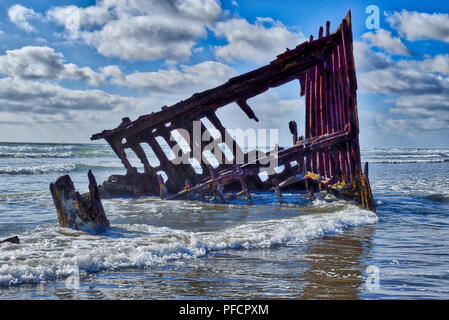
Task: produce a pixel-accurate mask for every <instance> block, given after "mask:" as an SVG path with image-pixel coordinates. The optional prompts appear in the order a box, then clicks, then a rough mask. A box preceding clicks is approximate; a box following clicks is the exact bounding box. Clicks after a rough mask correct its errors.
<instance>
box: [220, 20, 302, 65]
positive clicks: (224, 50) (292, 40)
mask: <svg viewBox="0 0 449 320" xmlns="http://www.w3.org/2000/svg"><path fill="white" fill-rule="evenodd" d="M213 32H214V33H215V35H216V36H217V37H223V38H225V39H226V41H227V42H228V44H226V45H224V46H217V47H215V55H216V56H217V57H218V58H220V59H223V60H225V61H235V60H245V61H255V62H258V63H265V62H268V61H269V60H271V59H273V58H275V57H276V55H277V54H279V53H282V52H284V51H285V49H286V48H293V47H296V46H297V45H298V44H300V43H302V42H304V41H305V40H306V39H305V37H304V35H303V34H302V33H300V32H299V33H294V32H291V31H290V30H288V29H287V28H286V27H285V26H284V25H283V24H282V23H281V22H276V21H273V20H272V19H271V18H257V20H256V22H255V24H250V23H249V22H248V21H247V20H245V19H230V20H226V21H222V22H218V23H217V24H216V25H215V26H214V27H213Z"/></svg>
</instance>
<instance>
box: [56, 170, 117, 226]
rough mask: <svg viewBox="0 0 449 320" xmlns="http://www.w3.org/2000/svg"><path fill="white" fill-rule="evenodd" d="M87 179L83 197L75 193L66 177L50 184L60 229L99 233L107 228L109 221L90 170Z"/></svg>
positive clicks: (70, 181) (71, 183)
mask: <svg viewBox="0 0 449 320" xmlns="http://www.w3.org/2000/svg"><path fill="white" fill-rule="evenodd" d="M88 177H89V192H88V193H85V194H83V195H80V194H79V192H77V191H75V187H74V185H73V182H72V179H70V176H68V175H64V176H62V177H59V178H58V179H57V180H56V182H55V183H50V191H51V195H52V197H53V203H54V204H55V207H56V211H57V214H58V221H59V225H60V226H61V227H69V228H73V229H77V230H86V231H94V232H96V233H99V232H103V231H105V230H106V229H107V228H108V227H109V221H108V219H107V217H106V214H105V212H104V209H103V205H102V203H101V198H100V193H99V191H98V187H97V182H96V180H95V177H94V175H93V174H92V171H91V170H89V172H88Z"/></svg>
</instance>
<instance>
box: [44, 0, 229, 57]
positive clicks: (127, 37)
mask: <svg viewBox="0 0 449 320" xmlns="http://www.w3.org/2000/svg"><path fill="white" fill-rule="evenodd" d="M220 14H221V7H220V4H219V2H218V1H217V0H170V1H156V0H151V1H148V0H145V1H144V0H134V1H124V0H108V1H102V2H98V3H97V4H96V5H95V6H89V7H86V8H80V7H76V6H67V7H55V8H53V9H51V10H50V11H49V12H48V13H47V17H48V19H49V20H51V21H55V22H56V23H58V24H60V25H63V26H64V28H65V30H66V33H67V35H68V37H70V38H72V39H80V40H81V41H84V42H85V43H86V44H88V45H90V46H93V47H94V48H96V49H97V50H98V52H99V53H101V54H102V55H104V56H107V57H118V58H121V59H126V60H156V59H169V60H183V59H187V58H189V57H190V56H191V54H192V52H191V51H192V48H193V46H194V45H195V44H196V41H197V39H198V38H200V37H202V36H205V35H206V27H208V26H210V24H211V23H212V22H214V21H215V20H216V19H217V18H218V17H219V16H220Z"/></svg>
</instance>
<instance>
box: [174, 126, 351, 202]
mask: <svg viewBox="0 0 449 320" xmlns="http://www.w3.org/2000/svg"><path fill="white" fill-rule="evenodd" d="M349 136H350V132H344V131H340V132H336V133H333V134H329V135H325V136H323V137H318V138H315V139H308V140H306V145H303V144H302V145H298V146H294V147H292V148H289V149H286V150H282V151H280V152H279V153H278V158H279V160H280V162H282V163H285V162H287V161H292V160H293V159H295V158H297V157H298V154H302V155H308V154H312V153H316V152H317V151H320V150H322V149H323V148H328V147H329V146H332V145H337V144H341V143H345V142H346V141H347V139H348V138H349ZM259 160H260V159H258V160H255V161H253V162H252V163H247V164H244V165H242V166H239V168H238V169H237V170H236V171H229V173H227V174H225V175H220V176H217V177H216V178H215V179H209V180H207V181H205V182H203V183H202V184H200V185H197V186H195V187H193V188H191V189H189V190H183V191H181V192H179V193H178V194H175V195H173V196H171V197H168V199H175V198H179V197H181V196H185V195H188V194H190V193H194V192H197V191H198V190H201V188H205V187H206V186H207V185H208V184H211V183H216V182H218V183H221V184H223V185H226V184H229V183H231V182H233V181H235V180H239V181H240V183H242V179H241V177H245V176H250V175H255V174H258V173H259V172H260V165H258V164H257V163H259V162H260V161H259ZM274 177H276V175H274ZM274 177H273V178H274ZM243 183H244V184H242V189H243V190H242V191H245V185H246V183H245V182H243ZM246 189H247V186H246ZM244 193H249V191H248V190H246V192H244ZM247 197H248V195H247ZM248 201H249V200H248Z"/></svg>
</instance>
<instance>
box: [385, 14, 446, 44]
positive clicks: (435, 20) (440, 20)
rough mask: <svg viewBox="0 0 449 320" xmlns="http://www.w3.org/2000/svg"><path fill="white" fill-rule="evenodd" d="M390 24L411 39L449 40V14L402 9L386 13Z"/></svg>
mask: <svg viewBox="0 0 449 320" xmlns="http://www.w3.org/2000/svg"><path fill="white" fill-rule="evenodd" d="M386 17H387V21H388V23H389V24H390V26H391V27H392V28H394V29H396V30H397V31H398V32H399V34H400V35H401V36H405V37H406V39H407V40H409V41H416V40H427V39H432V40H440V41H444V42H449V14H447V13H424V12H417V11H407V10H405V9H404V10H402V11H401V12H393V13H386Z"/></svg>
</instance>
